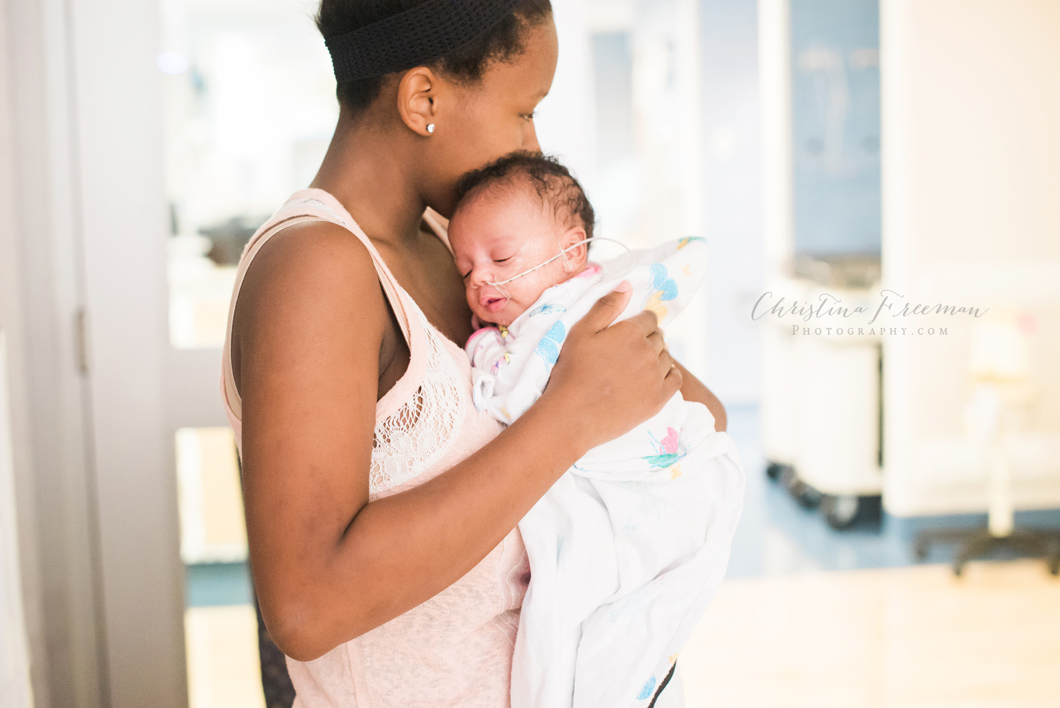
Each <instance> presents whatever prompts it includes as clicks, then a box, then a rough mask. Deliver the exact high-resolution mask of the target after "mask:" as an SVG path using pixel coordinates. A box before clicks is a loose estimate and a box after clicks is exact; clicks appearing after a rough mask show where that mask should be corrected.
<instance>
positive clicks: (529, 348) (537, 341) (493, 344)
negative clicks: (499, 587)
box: [466, 238, 744, 708]
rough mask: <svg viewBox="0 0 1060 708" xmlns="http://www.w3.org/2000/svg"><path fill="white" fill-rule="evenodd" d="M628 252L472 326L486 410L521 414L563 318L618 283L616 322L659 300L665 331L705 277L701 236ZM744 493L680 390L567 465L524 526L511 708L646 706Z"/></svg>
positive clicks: (545, 368) (712, 577) (716, 574)
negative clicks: (627, 289)
mask: <svg viewBox="0 0 1060 708" xmlns="http://www.w3.org/2000/svg"><path fill="white" fill-rule="evenodd" d="M632 255H633V260H632V262H630V260H629V258H628V257H622V258H617V259H614V260H613V261H609V262H603V263H600V264H591V265H590V267H588V268H587V269H586V270H585V271H584V272H582V273H581V274H579V275H577V276H575V277H574V278H571V279H570V280H568V281H567V282H565V283H561V284H560V285H556V286H554V287H551V288H549V289H548V290H546V291H545V292H544V294H542V296H541V298H540V299H539V300H538V301H537V302H535V303H534V305H533V307H531V308H529V309H528V310H527V311H526V312H524V313H523V314H522V315H520V316H519V317H518V318H516V320H515V321H514V322H512V324H511V325H510V326H509V327H507V328H506V329H504V328H495V327H488V328H484V329H480V330H478V331H477V332H475V334H474V335H472V337H471V338H470V339H469V340H468V343H467V346H466V350H467V352H468V355H469V356H470V357H471V363H472V367H473V374H472V377H473V382H474V400H475V405H476V406H477V407H478V408H479V410H482V409H486V410H488V411H489V412H490V414H491V415H492V416H493V417H495V418H496V419H497V420H499V421H501V422H504V423H510V422H511V421H513V420H515V419H516V418H518V417H519V416H520V415H522V414H523V413H524V412H525V411H526V410H527V409H528V408H529V407H530V406H531V405H532V404H533V403H534V402H535V401H536V400H537V399H538V397H539V396H540V395H541V392H542V391H543V390H544V387H545V384H546V383H547V382H548V377H549V374H550V373H551V370H552V367H553V365H554V364H555V363H556V359H557V357H558V356H559V351H560V348H561V346H562V344H563V341H564V339H565V338H566V335H567V332H569V331H570V327H571V326H572V325H573V324H574V323H575V322H577V321H578V320H579V319H581V318H582V316H584V315H585V313H586V312H588V310H589V309H590V308H591V307H592V305H593V304H594V303H595V302H596V301H597V300H598V299H599V298H600V297H601V296H603V295H606V294H607V293H609V292H611V291H612V290H614V288H615V287H616V286H617V285H618V283H619V282H621V281H622V280H628V281H630V282H631V283H632V284H633V294H632V296H631V298H630V302H629V305H628V306H627V308H626V310H625V311H624V312H623V313H622V314H621V315H620V316H619V317H618V320H622V319H625V318H627V317H631V316H633V315H635V314H637V313H639V312H640V311H641V310H642V309H652V310H654V311H655V312H656V314H657V315H658V316H659V322H660V324H661V325H665V324H667V323H668V322H669V321H670V320H672V318H673V316H674V315H675V314H676V313H677V312H679V311H680V310H681V309H682V308H684V307H685V306H686V305H687V303H688V301H689V300H690V298H691V296H692V294H693V292H694V291H695V289H696V288H697V287H698V285H699V284H700V282H701V281H702V280H703V277H704V276H705V271H706V261H707V244H706V241H705V240H703V239H698V238H691V239H681V240H679V241H672V242H668V243H665V244H662V245H660V246H658V247H656V248H653V249H650V250H641V251H634V252H633V254H632ZM618 320H616V321H618ZM743 489H744V476H743V469H742V466H741V464H740V459H739V456H738V454H737V450H736V445H735V444H734V442H733V440H732V438H730V437H729V436H728V435H727V434H726V433H724V432H715V430H714V418H713V416H712V415H711V413H710V411H709V410H707V408H706V406H704V405H702V404H699V403H694V402H689V401H685V400H684V399H683V398H682V397H681V394H680V393H678V394H676V395H675V396H674V397H673V398H672V399H671V400H670V401H669V402H668V403H667V404H666V406H665V407H664V408H663V409H662V411H661V412H660V413H658V414H657V415H656V416H655V417H653V418H651V419H650V420H648V421H646V422H645V423H642V424H641V425H640V426H638V427H637V428H635V429H633V430H632V431H630V432H629V433H627V434H625V435H623V436H622V437H620V438H617V439H615V440H612V441H611V442H608V443H606V444H604V445H601V446H599V447H596V448H593V449H592V450H591V451H590V452H589V453H588V454H587V455H585V456H584V457H583V458H582V459H580V460H579V461H578V462H577V464H575V465H574V467H572V468H571V469H570V470H569V471H568V472H567V473H565V474H564V475H563V476H562V477H561V478H560V479H559V480H558V481H557V482H556V484H555V485H554V486H553V487H552V488H551V489H550V490H549V491H548V492H547V493H546V494H545V496H544V497H542V499H541V500H540V501H539V502H538V503H537V504H536V505H535V506H534V507H533V508H532V509H531V510H530V512H529V513H527V515H526V516H525V517H524V518H523V520H522V521H520V522H519V529H520V532H521V533H522V536H523V541H524V543H525V544H526V550H527V554H528V555H529V559H530V573H531V577H530V586H529V588H528V590H527V593H526V597H525V599H524V601H523V608H522V614H521V617H520V622H519V630H518V633H517V635H516V643H515V655H514V659H513V663H512V708H565V707H571V706H572V707H574V708H600V707H606V708H623V707H625V706H635V707H637V708H640V707H642V706H647V705H648V703H649V702H650V701H651V698H652V696H653V695H654V693H655V690H656V687H657V686H658V684H659V682H661V681H662V680H663V678H664V677H665V676H666V674H667V672H668V671H669V670H670V667H671V665H672V664H673V662H674V661H675V659H676V655H677V653H678V652H679V651H680V650H681V648H682V647H683V646H684V644H685V642H686V640H687V639H688V637H689V635H690V634H691V632H692V630H693V629H694V628H695V626H696V624H697V622H698V620H699V618H700V616H701V615H702V613H703V611H704V609H705V608H706V606H707V604H708V603H709V602H710V600H711V599H712V598H713V597H714V594H715V593H716V592H717V589H718V587H719V585H720V584H721V581H722V578H723V576H724V575H725V569H726V566H727V564H728V559H729V549H730V546H731V542H732V537H733V534H734V532H735V530H736V525H737V522H738V521H739V517H740V513H741V511H742V508H743Z"/></svg>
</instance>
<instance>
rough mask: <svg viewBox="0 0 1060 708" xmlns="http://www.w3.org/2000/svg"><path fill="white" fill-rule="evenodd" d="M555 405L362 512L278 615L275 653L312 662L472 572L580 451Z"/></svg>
mask: <svg viewBox="0 0 1060 708" xmlns="http://www.w3.org/2000/svg"><path fill="white" fill-rule="evenodd" d="M556 404H557V405H556V406H554V405H553V404H552V402H550V401H549V400H545V399H542V401H541V402H539V404H538V405H535V406H532V407H531V408H530V410H528V411H527V412H526V413H525V414H524V415H523V416H522V417H521V418H520V419H519V420H517V421H516V422H515V423H513V424H512V425H511V426H510V427H509V428H507V429H506V430H505V431H503V432H502V433H501V434H500V435H499V436H498V437H497V438H495V439H494V440H493V441H491V442H490V443H488V444H487V445H485V446H484V447H482V448H481V449H480V450H478V451H477V452H475V453H473V454H472V455H471V456H470V457H468V458H467V459H466V460H464V461H463V462H461V463H459V464H457V465H455V466H454V467H453V468H451V469H450V470H448V471H447V472H446V473H444V474H442V475H439V476H437V477H435V478H434V479H432V480H430V481H428V482H425V483H424V484H422V485H419V486H417V487H415V488H413V489H411V490H409V491H406V492H402V493H400V494H396V495H393V496H391V497H386V498H383V499H379V500H377V501H374V502H372V503H370V504H368V505H366V506H365V507H364V508H362V509H361V510H360V512H359V513H358V514H357V515H356V516H355V517H354V519H353V521H352V522H351V524H350V526H349V527H348V529H347V530H346V533H345V534H344V535H343V538H342V539H341V541H340V542H339V544H338V545H337V546H336V547H335V548H334V552H333V553H332V554H331V557H330V559H329V561H328V563H327V565H326V567H325V568H324V569H323V572H322V573H321V575H320V576H319V577H317V578H315V579H312V580H313V581H314V582H307V583H306V585H305V594H304V595H303V596H302V597H301V598H300V600H299V601H298V606H297V607H287V608H285V610H284V611H283V612H282V613H281V617H282V620H283V624H284V625H285V626H282V627H277V628H276V631H275V634H276V635H278V636H277V637H276V638H277V639H278V640H279V641H278V644H280V646H281V648H282V649H283V650H284V652H285V653H287V654H288V655H290V656H292V657H293V658H295V659H299V660H303V661H304V660H311V659H314V658H317V657H318V656H320V655H322V654H324V653H325V652H327V651H328V650H330V649H331V648H333V647H335V646H338V645H339V644H341V643H343V642H345V641H348V640H350V639H352V638H354V637H356V636H359V635H361V634H363V633H364V632H366V631H368V630H370V629H373V628H374V627H377V626H379V625H381V624H383V623H384V622H386V621H389V620H390V619H393V618H394V617H397V616H398V615H400V614H402V613H404V612H406V611H408V610H409V609H411V608H413V607H415V606H416V605H419V604H421V603H422V602H424V601H426V600H428V599H429V598H431V597H433V596H434V595H436V594H438V593H439V592H441V591H442V590H444V589H445V588H447V587H448V586H449V585H451V584H452V583H454V582H456V581H457V580H458V579H460V578H461V577H462V576H463V575H464V574H466V573H467V572H468V571H469V570H471V569H472V568H473V567H474V566H475V565H476V564H477V563H478V562H479V561H480V560H481V559H482V558H484V557H485V556H486V555H487V554H488V553H489V552H490V551H491V550H492V549H493V548H495V547H496V546H497V544H499V543H500V542H501V540H503V538H504V537H505V536H506V535H507V534H508V533H509V532H510V531H511V529H513V528H515V526H516V525H517V524H518V523H519V520H520V519H522V517H523V516H525V515H526V513H527V512H528V511H529V510H530V508H531V507H532V506H533V505H534V504H535V503H536V502H537V500H538V499H540V498H541V497H542V496H543V495H544V494H545V492H547V491H548V489H549V487H551V486H552V484H553V483H554V482H555V481H556V480H557V479H558V478H559V477H560V476H561V475H562V474H563V473H564V472H565V471H566V470H567V469H569V468H570V466H571V465H572V464H574V462H576V461H577V460H578V458H579V457H581V456H582V455H583V454H584V452H585V450H584V449H582V448H581V447H580V446H579V443H578V441H579V440H580V439H584V437H585V436H584V435H583V434H580V433H578V432H576V431H574V430H572V429H571V428H572V426H571V422H572V421H571V420H570V416H561V415H559V414H558V411H559V408H558V406H559V405H561V404H560V402H556ZM469 512H470V513H469ZM271 629H272V628H271V627H270V630H271Z"/></svg>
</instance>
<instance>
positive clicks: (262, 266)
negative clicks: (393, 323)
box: [232, 222, 389, 394]
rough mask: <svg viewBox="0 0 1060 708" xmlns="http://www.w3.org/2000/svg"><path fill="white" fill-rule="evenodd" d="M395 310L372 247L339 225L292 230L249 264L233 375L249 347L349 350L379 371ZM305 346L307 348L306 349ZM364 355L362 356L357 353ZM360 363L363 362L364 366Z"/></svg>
mask: <svg viewBox="0 0 1060 708" xmlns="http://www.w3.org/2000/svg"><path fill="white" fill-rule="evenodd" d="M388 320H389V313H388V309H387V306H386V303H385V299H384V296H383V293H382V289H381V288H380V284H379V277H378V275H377V272H376V270H375V265H374V263H373V261H372V256H371V255H370V254H369V253H368V250H367V248H366V247H365V246H364V244H362V243H361V242H360V241H359V240H358V239H357V238H356V237H355V236H354V235H353V234H351V233H350V232H349V231H347V230H346V229H344V228H343V227H341V226H338V225H337V224H331V223H328V222H309V223H303V224H297V225H294V226H290V227H288V228H286V229H283V230H282V231H280V232H278V233H276V234H274V235H273V236H271V237H270V238H269V240H268V241H267V242H266V243H265V244H263V245H262V246H261V248H260V250H259V251H258V253H257V254H256V255H255V256H254V259H253V261H251V263H250V265H249V266H247V270H246V274H245V276H244V279H243V283H242V285H241V286H240V290H239V298H238V300H237V305H236V311H235V313H234V314H233V322H232V358H233V374H235V375H236V376H235V382H236V386H237V388H238V389H239V391H240V393H241V394H243V386H242V385H241V383H242V381H241V380H240V379H241V378H243V377H241V376H239V374H240V373H245V372H241V371H238V370H239V369H241V368H242V366H240V362H241V360H245V359H246V356H245V354H246V353H247V352H248V350H253V351H255V352H259V351H260V350H261V349H263V348H268V349H271V350H287V349H290V350H292V351H297V349H298V346H299V342H303V343H308V342H314V343H315V344H316V345H317V347H318V355H326V353H327V352H329V351H330V352H344V353H345V354H346V355H347V356H349V355H352V356H354V357H355V359H356V360H357V361H356V365H357V366H359V367H365V365H367V364H368V363H369V360H370V364H371V366H370V367H369V368H372V369H374V368H375V367H376V366H377V365H378V355H379V347H380V344H381V342H382V340H383V336H384V332H385V330H386V327H387V323H388ZM303 346H304V344H303ZM358 355H359V356H358ZM361 359H364V360H363V361H362V360H361Z"/></svg>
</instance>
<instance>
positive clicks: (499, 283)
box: [486, 236, 633, 298]
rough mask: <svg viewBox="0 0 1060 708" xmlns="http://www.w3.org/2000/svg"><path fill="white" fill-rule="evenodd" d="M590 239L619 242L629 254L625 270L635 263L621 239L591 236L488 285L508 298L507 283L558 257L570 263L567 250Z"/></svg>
mask: <svg viewBox="0 0 1060 708" xmlns="http://www.w3.org/2000/svg"><path fill="white" fill-rule="evenodd" d="M589 241H610V242H611V243H617V244H618V245H619V246H621V247H622V248H623V249H625V251H626V255H627V256H629V264H628V265H627V266H625V268H624V269H623V270H628V269H629V268H630V267H632V265H633V251H631V250H630V249H629V247H628V246H627V245H626V244H624V243H622V242H621V241H616V240H615V239H613V238H606V237H604V236H591V237H589V238H585V239H582V240H581V241H578V242H577V243H572V244H571V245H569V246H567V247H566V248H564V249H563V250H561V251H560V252H559V253H557V254H556V255H554V256H552V257H551V258H549V259H548V260H546V261H542V262H541V263H538V264H537V265H536V266H534V267H532V268H527V269H526V270H524V271H523V272H522V273H518V274H516V275H513V276H512V277H510V278H506V279H505V280H499V281H496V282H489V281H487V282H486V285H491V286H493V287H494V288H496V289H497V292H499V293H500V294H501V296H503V297H506V298H510V297H511V293H510V292H509V291H508V290H507V289H506V288H505V287H504V286H505V285H507V284H508V283H511V282H512V281H514V280H518V279H519V278H522V277H523V276H524V275H529V274H530V273H533V272H534V271H536V270H540V269H541V268H544V267H545V266H547V265H548V264H549V263H551V262H552V261H554V260H556V259H557V258H563V259H564V262H567V263H569V262H570V261H569V259H568V258H567V251H569V250H571V249H574V248H577V247H578V246H580V245H582V244H583V243H588V242H589Z"/></svg>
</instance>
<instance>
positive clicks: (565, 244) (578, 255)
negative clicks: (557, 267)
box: [559, 226, 589, 272]
mask: <svg viewBox="0 0 1060 708" xmlns="http://www.w3.org/2000/svg"><path fill="white" fill-rule="evenodd" d="M583 241H585V229H583V228H582V227H580V226H575V227H573V228H570V229H567V230H566V231H565V232H564V233H563V236H561V237H560V243H559V245H560V248H562V249H567V248H570V247H571V246H574V244H578V245H577V246H574V248H571V249H570V250H569V251H566V250H565V251H564V255H565V256H566V258H564V259H563V263H564V266H563V269H564V270H566V271H567V272H571V271H577V270H581V269H582V267H584V266H585V262H586V261H587V260H588V259H589V244H587V243H583Z"/></svg>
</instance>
